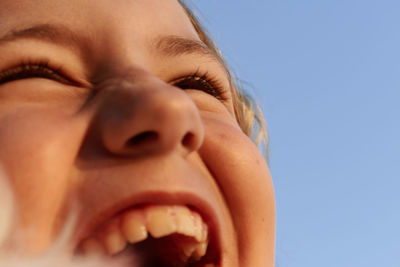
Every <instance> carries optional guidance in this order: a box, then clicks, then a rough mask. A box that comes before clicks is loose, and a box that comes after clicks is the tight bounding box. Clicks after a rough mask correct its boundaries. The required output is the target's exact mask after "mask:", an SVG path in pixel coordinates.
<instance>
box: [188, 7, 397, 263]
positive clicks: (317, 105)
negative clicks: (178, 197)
mask: <svg viewBox="0 0 400 267" xmlns="http://www.w3.org/2000/svg"><path fill="white" fill-rule="evenodd" d="M194 2H195V3H196V5H197V6H198V8H199V9H200V10H201V12H202V18H203V19H205V20H206V23H205V24H206V26H207V27H208V29H209V30H210V32H211V33H212V34H213V36H214V37H215V39H216V40H217V42H218V43H219V44H220V47H221V49H222V51H223V52H224V54H225V55H226V57H227V59H228V61H229V62H230V63H231V65H232V66H233V68H234V70H235V71H236V72H237V74H238V75H239V76H240V78H241V79H243V80H245V81H247V82H249V83H250V84H251V87H252V88H250V90H251V91H252V93H253V95H255V96H256V98H257V99H258V100H259V102H260V104H261V105H262V108H263V110H264V113H265V116H266V118H267V122H268V128H269V133H270V144H271V145H270V146H271V150H270V158H271V170H272V174H273V177H274V184H275V190H276V197H277V227H278V229H277V253H276V255H277V256H276V261H277V267H322V266H323V267H377V266H379V267H381V266H382V267H399V266H400V155H399V152H400V118H399V117H400V1H399V0H374V1H372V0H325V1H321V0H301V1H299V0H258V1H256V0H246V1H244V0H241V1H239V0H196V1H194Z"/></svg>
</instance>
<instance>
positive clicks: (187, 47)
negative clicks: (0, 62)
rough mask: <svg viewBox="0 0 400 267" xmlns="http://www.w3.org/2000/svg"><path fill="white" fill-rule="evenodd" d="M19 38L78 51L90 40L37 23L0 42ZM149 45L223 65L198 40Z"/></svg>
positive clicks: (160, 41) (171, 39)
mask: <svg viewBox="0 0 400 267" xmlns="http://www.w3.org/2000/svg"><path fill="white" fill-rule="evenodd" d="M21 39H33V40H39V41H45V42H48V43H53V44H58V45H62V46H66V47H68V48H71V49H73V50H78V51H82V50H83V47H85V48H87V44H88V43H89V42H90V40H89V38H88V37H87V36H83V35H79V34H77V33H76V32H74V31H72V30H71V29H69V28H68V27H66V26H64V25H61V24H38V25H34V26H32V27H29V28H25V29H20V30H11V31H10V32H8V33H7V34H5V35H4V36H2V37H0V44H3V43H9V42H14V41H18V40H21ZM149 46H150V47H151V49H152V51H154V52H156V53H158V54H163V55H165V56H167V57H179V56H183V55H199V56H204V57H206V58H207V59H209V60H211V61H214V62H218V63H219V64H222V65H223V63H222V60H221V58H220V57H219V56H218V55H217V54H216V53H215V52H214V51H213V50H212V49H210V48H209V47H208V46H207V45H205V44H204V43H203V42H202V41H199V40H194V39H188V38H185V37H181V36H176V35H166V36H165V35H162V36H158V37H156V38H153V39H151V41H150V43H149Z"/></svg>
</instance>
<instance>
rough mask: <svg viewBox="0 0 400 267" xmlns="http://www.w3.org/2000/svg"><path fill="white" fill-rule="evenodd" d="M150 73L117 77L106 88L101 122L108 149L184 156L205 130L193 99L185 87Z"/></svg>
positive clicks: (121, 152)
mask: <svg viewBox="0 0 400 267" xmlns="http://www.w3.org/2000/svg"><path fill="white" fill-rule="evenodd" d="M147 76H148V77H145V78H140V80H139V79H137V80H135V81H131V80H129V79H126V78H123V79H117V80H115V81H113V82H110V83H109V84H108V85H107V86H106V87H105V88H104V92H105V94H106V96H105V99H104V102H102V104H101V108H100V112H99V116H98V122H99V124H100V132H101V140H102V143H103V145H104V147H105V149H106V150H108V151H109V152H111V153H112V154H117V155H125V156H148V155H154V154H162V153H170V152H177V153H181V154H182V155H184V156H185V155H187V154H189V153H190V152H192V151H196V150H197V149H199V147H200V146H201V144H202V142H203V137H204V130H203V124H202V122H201V118H200V114H199V111H198V109H197V107H196V105H195V104H194V102H193V101H192V100H191V98H190V97H189V96H188V95H187V94H186V93H185V92H184V91H183V90H181V89H179V88H176V87H174V86H172V85H169V84H168V83H165V82H164V81H161V80H160V79H158V78H157V77H155V76H152V77H149V76H150V75H147ZM136 77H138V76H136Z"/></svg>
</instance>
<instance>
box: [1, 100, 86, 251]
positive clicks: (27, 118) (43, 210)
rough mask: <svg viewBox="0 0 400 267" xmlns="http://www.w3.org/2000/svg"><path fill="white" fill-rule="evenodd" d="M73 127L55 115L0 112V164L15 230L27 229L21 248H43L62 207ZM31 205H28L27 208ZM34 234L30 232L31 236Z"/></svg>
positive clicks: (76, 127) (74, 124)
mask: <svg viewBox="0 0 400 267" xmlns="http://www.w3.org/2000/svg"><path fill="white" fill-rule="evenodd" d="M79 128H80V127H79V123H77V122H74V120H73V119H72V118H67V117H65V116H62V115H61V114H60V112H57V110H40V109H37V108H19V109H18V110H17V111H10V112H5V111H4V110H2V111H1V112H0V147H1V148H2V149H1V150H0V162H1V164H2V167H3V169H4V171H5V173H6V174H7V176H8V178H9V180H10V184H11V185H12V186H13V190H14V193H15V199H16V204H17V207H18V212H19V214H18V216H19V217H18V224H19V225H20V227H25V228H27V227H28V228H29V229H32V232H35V233H36V235H37V236H40V235H41V237H40V239H41V240H37V238H36V236H33V235H27V239H32V240H28V241H26V242H25V243H28V246H29V243H30V242H32V243H35V247H40V245H38V243H39V244H40V243H42V242H47V240H46V239H47V238H50V235H51V233H50V232H51V230H52V224H53V223H54V222H55V218H56V217H57V213H58V212H59V210H60V207H61V206H62V205H63V200H64V198H65V194H66V193H67V189H68V187H69V185H70V183H71V182H72V181H71V178H70V176H71V171H72V166H73V161H74V158H75V156H76V153H77V150H78V149H79V143H80V142H79V137H78V136H79ZM32 203H34V205H32ZM18 227H19V226H18ZM33 229H34V230H33Z"/></svg>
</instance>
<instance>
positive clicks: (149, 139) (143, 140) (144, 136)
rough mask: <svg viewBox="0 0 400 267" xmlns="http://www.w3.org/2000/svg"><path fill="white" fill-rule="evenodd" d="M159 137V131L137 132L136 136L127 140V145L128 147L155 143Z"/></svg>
mask: <svg viewBox="0 0 400 267" xmlns="http://www.w3.org/2000/svg"><path fill="white" fill-rule="evenodd" d="M158 138H159V136H158V133H156V132H152V131H147V132H143V133H140V134H137V135H135V136H134V137H132V138H130V139H129V140H128V141H127V142H126V145H127V146H128V147H131V146H138V145H145V144H150V143H154V142H155V141H157V139H158Z"/></svg>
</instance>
